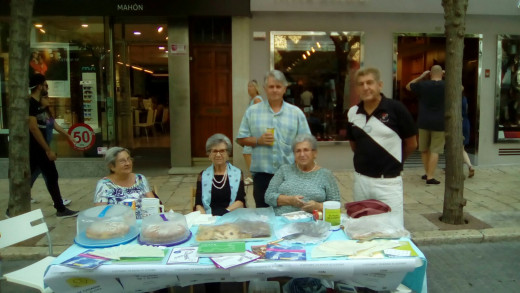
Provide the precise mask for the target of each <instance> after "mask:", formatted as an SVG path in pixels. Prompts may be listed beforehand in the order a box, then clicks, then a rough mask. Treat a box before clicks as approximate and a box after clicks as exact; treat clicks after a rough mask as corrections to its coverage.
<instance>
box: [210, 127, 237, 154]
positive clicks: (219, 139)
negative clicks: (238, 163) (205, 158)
mask: <svg viewBox="0 0 520 293" xmlns="http://www.w3.org/2000/svg"><path fill="white" fill-rule="evenodd" d="M220 143H225V144H226V151H227V153H228V155H229V156H231V148H232V147H233V145H232V144H231V140H229V138H228V137H227V136H225V135H224V134H222V133H215V134H213V135H212V136H210V137H209V138H208V140H206V153H207V154H208V155H209V153H211V149H212V148H213V147H214V146H216V145H217V144H220Z"/></svg>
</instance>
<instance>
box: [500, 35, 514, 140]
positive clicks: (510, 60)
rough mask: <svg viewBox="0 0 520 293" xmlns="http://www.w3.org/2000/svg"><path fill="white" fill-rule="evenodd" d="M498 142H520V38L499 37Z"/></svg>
mask: <svg viewBox="0 0 520 293" xmlns="http://www.w3.org/2000/svg"><path fill="white" fill-rule="evenodd" d="M497 52H498V56H497V86H496V122H495V130H496V131H495V133H496V135H495V140H496V141H519V140H520V70H519V67H520V36H518V35H516V36H514V35H499V36H498V48H497Z"/></svg>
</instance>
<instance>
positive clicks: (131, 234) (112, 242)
mask: <svg viewBox="0 0 520 293" xmlns="http://www.w3.org/2000/svg"><path fill="white" fill-rule="evenodd" d="M137 235H139V229H137V227H130V231H128V233H126V235H125V236H123V237H117V238H112V239H90V238H88V237H87V235H86V233H85V232H82V233H81V234H79V235H77V236H76V238H74V242H75V243H76V244H77V245H80V246H83V247H87V248H96V247H110V246H116V245H120V244H125V243H128V242H130V241H132V240H134V239H135V238H136V237H137Z"/></svg>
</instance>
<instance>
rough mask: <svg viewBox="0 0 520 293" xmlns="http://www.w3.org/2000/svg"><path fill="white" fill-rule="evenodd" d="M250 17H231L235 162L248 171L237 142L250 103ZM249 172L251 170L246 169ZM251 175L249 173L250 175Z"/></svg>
mask: <svg viewBox="0 0 520 293" xmlns="http://www.w3.org/2000/svg"><path fill="white" fill-rule="evenodd" d="M250 22H251V21H250V18H248V17H233V18H232V19H231V36H232V38H231V50H232V51H231V56H233V57H232V58H233V62H232V67H231V68H232V69H231V70H232V77H233V83H232V90H233V138H232V141H233V164H234V165H235V166H237V167H238V168H240V169H242V170H244V171H246V164H245V161H244V157H243V156H242V147H241V146H240V145H238V144H237V143H236V142H235V139H236V136H237V134H238V129H239V128H240V122H242V117H243V116H244V113H245V112H246V109H247V107H248V105H249V96H248V93H247V83H248V82H249V79H250V78H249V67H250V66H249V51H250V43H249V42H250V29H249V28H250ZM246 174H249V170H247V171H246ZM248 176H249V175H248Z"/></svg>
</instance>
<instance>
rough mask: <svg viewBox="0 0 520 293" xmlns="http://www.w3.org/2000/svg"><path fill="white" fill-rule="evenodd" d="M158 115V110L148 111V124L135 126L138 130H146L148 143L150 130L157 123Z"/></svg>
mask: <svg viewBox="0 0 520 293" xmlns="http://www.w3.org/2000/svg"><path fill="white" fill-rule="evenodd" d="M156 115H157V110H152V109H148V113H147V114H146V122H144V123H137V124H136V125H135V126H136V127H138V128H144V132H145V133H146V141H148V128H150V127H151V128H152V129H153V126H154V123H155V116H156Z"/></svg>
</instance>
